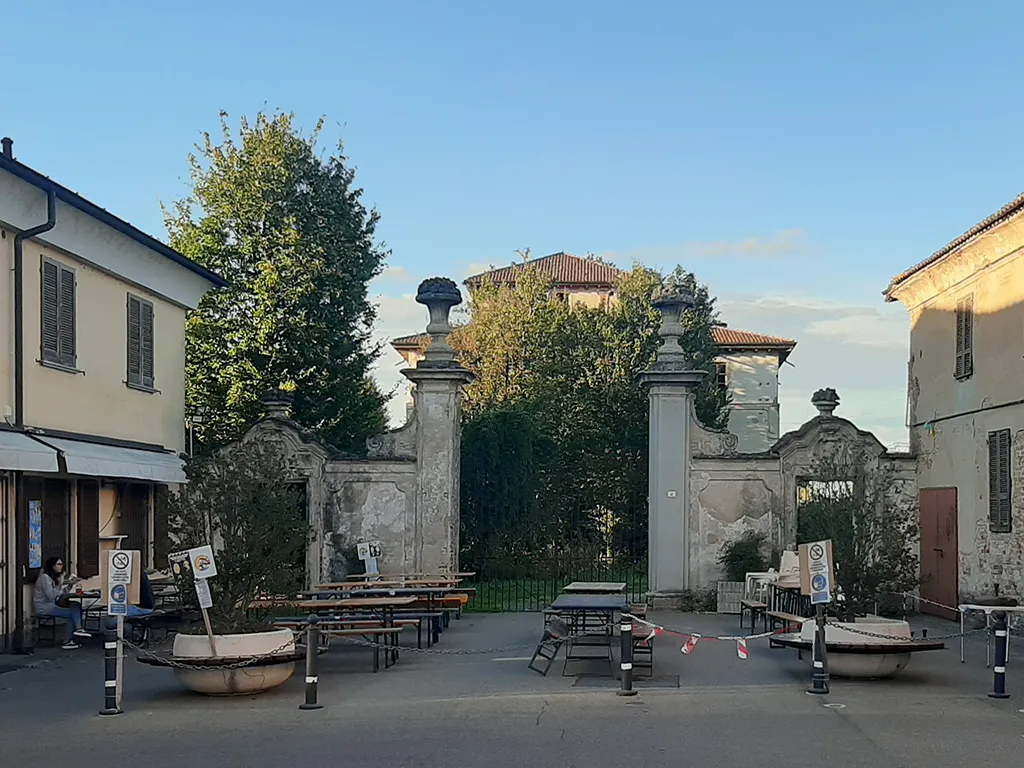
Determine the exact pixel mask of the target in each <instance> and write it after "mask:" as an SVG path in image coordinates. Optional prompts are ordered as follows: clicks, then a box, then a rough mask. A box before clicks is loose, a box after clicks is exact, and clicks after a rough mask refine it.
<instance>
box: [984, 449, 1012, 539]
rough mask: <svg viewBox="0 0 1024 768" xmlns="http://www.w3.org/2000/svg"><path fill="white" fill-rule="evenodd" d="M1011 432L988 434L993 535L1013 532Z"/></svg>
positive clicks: (990, 527) (989, 494) (991, 529)
mask: <svg viewBox="0 0 1024 768" xmlns="http://www.w3.org/2000/svg"><path fill="white" fill-rule="evenodd" d="M1010 448H1011V445H1010V430H1008V429H1001V430H999V431H998V432H989V434H988V525H989V530H990V531H991V532H992V533H1010V532H1011V531H1012V530H1013V499H1012V497H1011V493H1012V490H1013V488H1012V483H1011V481H1010Z"/></svg>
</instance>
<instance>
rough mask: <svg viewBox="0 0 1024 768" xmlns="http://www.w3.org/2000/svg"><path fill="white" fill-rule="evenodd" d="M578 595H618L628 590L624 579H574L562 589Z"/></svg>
mask: <svg viewBox="0 0 1024 768" xmlns="http://www.w3.org/2000/svg"><path fill="white" fill-rule="evenodd" d="M562 591H563V592H565V593H567V594H576V595H617V594H619V593H623V592H625V591H626V582H624V581H574V582H572V584H566V585H565V587H564V588H563V589H562Z"/></svg>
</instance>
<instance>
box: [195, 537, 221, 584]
mask: <svg viewBox="0 0 1024 768" xmlns="http://www.w3.org/2000/svg"><path fill="white" fill-rule="evenodd" d="M188 559H189V562H190V563H191V564H192V576H193V577H194V578H195V579H197V580H198V579H210V578H213V577H214V576H216V575H217V563H216V561H215V560H214V559H213V547H211V546H210V545H209V544H206V545H204V546H202V547H196V548H195V549H190V550H189V551H188Z"/></svg>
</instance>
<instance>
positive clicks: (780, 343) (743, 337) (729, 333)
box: [711, 325, 796, 349]
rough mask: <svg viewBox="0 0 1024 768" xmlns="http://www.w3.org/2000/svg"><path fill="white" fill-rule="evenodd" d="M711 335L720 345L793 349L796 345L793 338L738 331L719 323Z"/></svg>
mask: <svg viewBox="0 0 1024 768" xmlns="http://www.w3.org/2000/svg"><path fill="white" fill-rule="evenodd" d="M711 335H712V336H714V337H715V344H717V345H718V346H720V347H734V348H743V347H747V348H750V347H757V348H758V349H776V348H778V349H792V348H793V347H795V346H796V342H795V341H793V340H792V339H783V338H780V337H779V336H765V335H764V334H762V333H751V332H750V331H738V330H736V329H735V328H727V327H724V326H717V325H716V326H715V327H714V328H712V329H711Z"/></svg>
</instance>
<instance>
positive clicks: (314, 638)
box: [299, 613, 323, 709]
mask: <svg viewBox="0 0 1024 768" xmlns="http://www.w3.org/2000/svg"><path fill="white" fill-rule="evenodd" d="M307 621H308V622H309V626H307V627H306V700H305V701H304V702H303V703H302V704H299V709H323V704H318V703H317V686H318V685H319V684H320V678H319V676H318V675H317V673H316V662H317V657H318V655H319V650H320V627H318V626H317V624H318V623H319V621H320V619H319V618H317V615H316V614H315V613H311V614H309V619H307Z"/></svg>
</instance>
